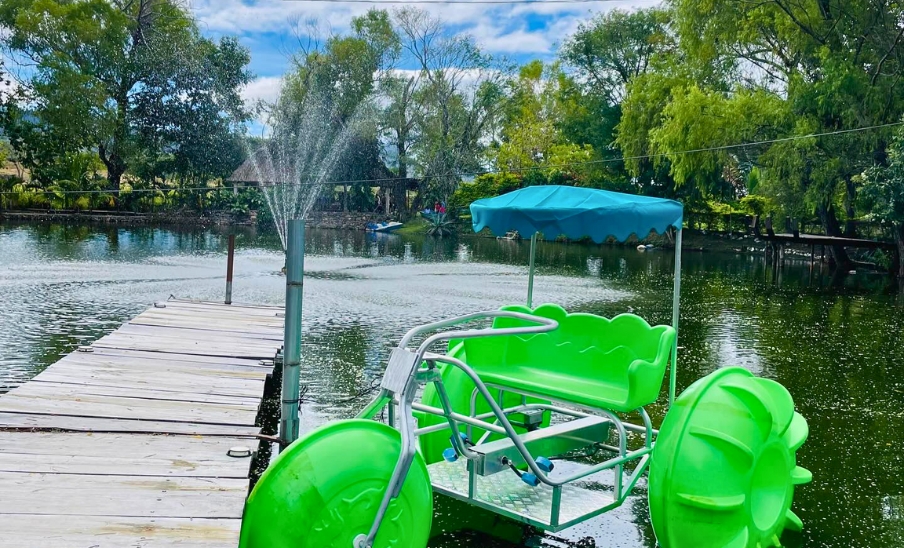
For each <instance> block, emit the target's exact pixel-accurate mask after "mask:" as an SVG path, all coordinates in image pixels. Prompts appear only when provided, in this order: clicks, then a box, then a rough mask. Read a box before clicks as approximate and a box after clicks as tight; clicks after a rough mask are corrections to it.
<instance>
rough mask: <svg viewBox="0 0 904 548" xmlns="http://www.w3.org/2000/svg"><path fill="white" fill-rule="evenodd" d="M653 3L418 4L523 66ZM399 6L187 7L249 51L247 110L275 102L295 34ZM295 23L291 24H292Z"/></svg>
mask: <svg viewBox="0 0 904 548" xmlns="http://www.w3.org/2000/svg"><path fill="white" fill-rule="evenodd" d="M658 3H659V2H658V0H595V1H589V2H587V1H584V2H575V3H563V2H556V3H549V2H543V1H542V0H541V1H538V2H533V3H529V4H481V3H478V2H475V3H474V4H473V5H469V4H419V5H418V7H420V8H422V9H424V10H426V11H428V12H430V13H431V14H432V15H434V16H436V17H438V18H440V19H441V20H442V21H444V22H445V23H446V24H447V27H448V28H449V30H450V32H461V33H468V34H470V35H471V36H473V37H474V39H475V40H476V41H477V43H478V44H479V45H480V46H481V48H482V49H483V50H484V51H485V52H488V53H491V54H493V55H499V56H505V57H507V58H509V59H511V60H513V61H516V62H519V63H523V62H526V61H529V60H532V59H542V60H551V59H553V58H554V57H555V54H556V50H557V48H558V46H559V44H561V43H562V42H563V41H564V40H565V39H566V38H567V37H568V36H570V35H571V34H573V33H574V31H575V30H577V28H578V26H579V25H580V24H581V22H584V21H587V20H589V19H590V18H592V17H593V16H594V15H595V14H597V13H599V12H601V11H604V10H610V9H623V10H631V9H638V8H645V7H650V6H653V5H656V4H658ZM401 5H402V4H385V3H384V4H374V3H370V4H368V3H339V2H334V1H323V0H319V1H318V0H192V2H191V8H192V10H193V12H194V13H195V16H196V17H197V20H198V23H199V25H200V27H201V30H202V32H203V33H204V34H206V35H207V36H210V37H213V38H218V37H220V36H225V35H232V36H237V37H238V38H239V40H240V41H241V43H242V44H243V45H244V46H245V47H247V48H248V49H249V50H250V51H251V66H250V69H251V71H252V72H253V73H254V75H255V80H254V81H253V82H252V83H251V84H250V85H249V86H247V87H246V88H245V90H244V92H243V97H244V98H245V100H246V101H247V102H248V103H249V104H253V103H254V102H255V101H256V100H258V99H264V100H273V99H275V98H276V97H277V95H278V91H279V84H280V77H281V76H282V75H283V74H284V73H285V72H286V70H287V67H288V65H289V61H288V57H289V55H290V54H291V53H292V52H294V51H297V50H298V41H297V38H296V36H295V32H294V31H293V29H294V28H296V27H297V25H296V23H297V22H300V23H301V26H302V27H304V26H305V22H306V21H309V20H316V21H317V22H318V24H319V25H320V27H321V28H324V29H327V30H328V31H330V32H332V33H334V34H345V33H347V32H348V31H349V25H350V23H351V19H352V18H353V17H355V16H357V15H361V14H363V13H365V12H366V11H367V10H368V9H369V8H371V7H377V8H386V9H387V10H389V11H392V10H393V9H397V8H398V7H400V6H401ZM293 22H295V23H293ZM403 68H404V67H403Z"/></svg>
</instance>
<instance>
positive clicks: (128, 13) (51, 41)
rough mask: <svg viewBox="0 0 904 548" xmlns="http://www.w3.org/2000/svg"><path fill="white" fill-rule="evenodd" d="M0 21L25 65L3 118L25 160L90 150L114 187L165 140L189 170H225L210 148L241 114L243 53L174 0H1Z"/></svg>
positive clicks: (37, 164)
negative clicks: (209, 35) (214, 36)
mask: <svg viewBox="0 0 904 548" xmlns="http://www.w3.org/2000/svg"><path fill="white" fill-rule="evenodd" d="M0 27H2V29H3V30H4V32H5V33H6V38H5V45H6V46H7V47H8V49H9V50H10V51H11V52H12V53H13V55H15V56H21V57H24V58H27V59H29V60H30V61H31V62H32V63H33V64H34V69H33V71H32V72H31V76H30V78H29V79H28V80H27V81H25V82H23V91H22V94H23V97H21V98H20V100H19V101H18V102H17V103H16V104H15V105H13V106H11V107H10V108H9V110H10V111H11V114H9V115H7V116H4V128H3V129H4V131H5V132H6V134H7V135H9V136H10V139H11V141H12V143H13V145H14V147H16V148H17V150H19V151H20V152H21V153H22V156H23V160H24V163H25V164H26V165H27V166H28V167H29V168H32V169H41V168H43V167H44V166H45V165H47V164H53V163H58V162H59V157H64V156H66V155H70V154H75V153H80V152H82V151H86V150H93V151H96V152H97V154H98V155H99V157H100V159H101V160H102V161H103V163H104V164H105V167H106V172H107V178H108V179H109V185H110V187H111V188H113V189H118V188H119V186H120V184H121V182H122V177H123V175H124V174H125V173H126V171H127V169H129V168H130V167H132V166H133V165H134V162H135V161H136V160H138V159H140V158H142V157H155V156H157V155H158V154H159V153H160V151H162V150H164V149H167V150H171V151H172V153H173V154H174V155H175V157H176V159H177V162H176V163H175V166H176V168H177V169H179V170H182V171H187V172H190V173H192V174H194V175H197V174H199V173H204V174H205V175H210V174H213V173H214V172H222V171H224V170H225V169H226V168H225V167H223V165H221V164H220V163H219V162H220V161H219V160H218V159H217V158H218V157H220V156H219V155H218V154H216V153H215V151H217V150H218V149H219V147H220V144H221V142H222V140H223V138H225V137H228V136H229V135H230V134H232V133H235V132H237V131H238V130H239V127H240V124H242V123H243V122H244V121H245V120H246V119H247V114H246V113H245V112H244V107H243V103H242V99H241V97H240V95H239V90H240V88H241V87H242V86H244V85H245V84H246V83H247V82H248V81H249V80H250V74H249V73H248V72H247V71H246V70H245V68H244V67H245V66H246V65H247V64H248V62H249V57H248V52H247V51H246V50H245V49H244V48H242V47H241V46H240V45H239V44H238V42H237V40H235V39H232V38H224V39H222V40H221V41H220V42H219V43H214V42H212V41H211V40H208V39H206V38H203V37H201V35H200V32H199V30H198V28H197V26H196V24H195V22H194V21H193V20H192V18H191V16H190V14H189V13H188V12H187V11H186V10H185V9H184V8H183V7H182V6H181V4H180V3H178V2H176V1H175V0H157V1H153V2H111V1H108V0H80V1H77V2H57V1H52V0H0ZM22 105H28V108H29V109H31V110H30V112H27V113H23V112H21V110H19V109H20V108H21V106H22ZM199 155H200V156H199ZM224 156H226V157H229V155H228V154H226V155H224ZM228 163H229V161H226V162H224V165H225V164H228Z"/></svg>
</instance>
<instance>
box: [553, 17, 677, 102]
mask: <svg viewBox="0 0 904 548" xmlns="http://www.w3.org/2000/svg"><path fill="white" fill-rule="evenodd" d="M667 23H668V14H667V13H666V12H665V11H664V10H661V9H655V8H654V9H647V10H637V11H630V12H628V11H622V10H617V9H616V10H611V11H606V12H603V13H601V14H599V15H597V16H596V17H594V18H593V19H592V20H590V21H589V22H587V23H581V25H580V26H579V27H578V30H577V32H575V33H574V35H573V36H571V37H570V38H569V39H568V40H566V42H565V44H564V45H563V47H562V51H561V54H560V55H561V57H562V60H563V61H564V62H565V63H567V64H568V65H570V66H572V67H575V68H576V69H577V70H578V72H579V74H581V76H582V79H583V80H584V83H585V84H586V86H587V87H588V89H590V90H592V91H593V93H594V94H595V95H598V96H600V97H602V98H604V99H605V100H606V101H607V102H608V103H609V104H611V105H614V104H618V103H620V102H622V101H623V100H624V98H625V92H626V89H627V86H628V84H629V83H631V81H632V80H634V78H636V77H638V76H640V75H641V74H645V73H646V72H647V71H648V70H649V69H650V68H651V64H652V62H653V60H654V58H655V57H656V56H657V55H660V54H661V53H662V52H664V51H669V50H671V49H673V48H674V47H675V44H674V42H673V40H672V37H671V35H670V33H669V32H668V28H667Z"/></svg>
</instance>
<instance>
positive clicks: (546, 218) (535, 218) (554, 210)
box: [471, 185, 684, 243]
mask: <svg viewBox="0 0 904 548" xmlns="http://www.w3.org/2000/svg"><path fill="white" fill-rule="evenodd" d="M471 216H472V219H473V223H474V232H480V231H481V230H483V229H484V228H487V227H489V229H490V230H491V231H492V232H493V233H494V234H496V235H497V236H501V235H503V234H505V233H506V232H508V231H510V230H517V231H518V232H519V233H521V234H522V235H524V236H532V235H533V234H534V233H536V232H542V233H543V235H544V236H545V237H546V238H555V237H557V236H560V235H564V236H566V237H568V238H571V239H578V238H583V237H584V236H589V237H590V238H591V239H592V240H593V241H594V242H596V243H602V242H603V241H605V240H606V239H607V238H608V237H609V236H613V237H614V238H615V239H616V240H618V241H620V242H623V241H625V240H627V239H628V237H629V236H631V235H632V234H636V235H637V236H638V237H640V238H643V237H644V236H646V235H647V234H649V233H650V232H651V231H654V230H655V231H656V232H658V233H660V234H661V233H663V232H665V231H666V230H667V229H668V227H670V226H673V227H675V228H676V229H678V230H681V228H682V223H683V222H684V206H683V205H682V204H681V203H680V202H676V201H675V200H666V199H663V198H651V197H649V196H635V195H633V194H622V193H621V192H610V191H608V190H597V189H592V188H582V187H574V186H553V185H550V186H530V187H527V188H522V189H520V190H516V191H514V192H509V193H508V194H503V195H502V196H496V197H495V198H485V199H483V200H477V201H476V202H474V203H473V204H471Z"/></svg>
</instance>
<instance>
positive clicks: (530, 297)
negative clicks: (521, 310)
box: [527, 232, 540, 308]
mask: <svg viewBox="0 0 904 548" xmlns="http://www.w3.org/2000/svg"><path fill="white" fill-rule="evenodd" d="M539 235H540V233H539V232H534V235H533V236H531V238H530V274H529V277H528V279H527V307H528V308H532V307H533V306H534V262H535V261H536V259H537V239H538V236H539Z"/></svg>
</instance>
